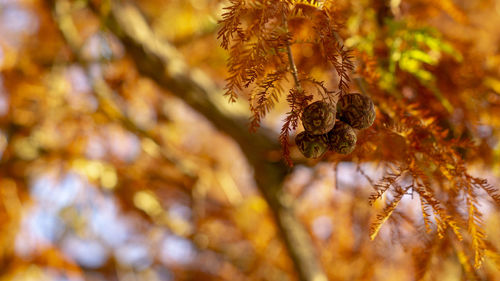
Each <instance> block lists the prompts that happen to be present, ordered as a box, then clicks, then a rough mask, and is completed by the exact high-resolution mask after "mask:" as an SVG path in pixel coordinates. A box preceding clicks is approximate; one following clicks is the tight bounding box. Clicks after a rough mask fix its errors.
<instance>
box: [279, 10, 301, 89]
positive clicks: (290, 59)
mask: <svg viewBox="0 0 500 281" xmlns="http://www.w3.org/2000/svg"><path fill="white" fill-rule="evenodd" d="M283 26H284V27H285V31H286V33H287V34H288V21H287V19H286V15H285V14H284V13H283ZM286 52H287V54H288V63H290V68H291V71H292V75H293V80H294V81H295V87H297V90H298V91H299V92H302V85H301V84H300V80H299V74H298V72H297V65H295V61H294V60H293V54H292V48H291V47H290V42H287V44H286Z"/></svg>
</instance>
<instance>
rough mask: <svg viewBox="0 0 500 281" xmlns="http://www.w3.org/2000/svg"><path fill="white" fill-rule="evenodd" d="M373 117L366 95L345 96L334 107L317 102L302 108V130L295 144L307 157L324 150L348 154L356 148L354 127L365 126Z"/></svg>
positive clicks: (370, 103) (318, 154)
mask: <svg viewBox="0 0 500 281" xmlns="http://www.w3.org/2000/svg"><path fill="white" fill-rule="evenodd" d="M336 119H338V120H336ZM374 120H375V107H374V105H373V101H372V100H371V99H370V98H369V97H368V96H365V95H362V94H359V93H352V94H348V95H344V96H342V97H341V98H340V99H339V101H338V102H337V108H335V107H333V106H332V105H330V104H329V103H326V102H323V101H317V102H314V103H312V104H310V105H308V106H307V107H306V108H305V109H304V112H303V113H302V125H303V126H304V130H305V131H304V132H302V133H300V134H298V135H297V136H296V137H295V143H296V144H297V147H298V148H299V150H300V152H302V154H303V155H304V156H305V157H307V158H318V157H321V156H322V155H323V154H324V153H325V152H326V151H327V150H333V151H335V152H337V153H342V154H349V153H351V152H352V151H353V150H354V148H355V147H356V141H357V138H356V132H355V131H354V129H358V130H362V129H366V128H368V127H370V126H371V125H372V124H373V121H374Z"/></svg>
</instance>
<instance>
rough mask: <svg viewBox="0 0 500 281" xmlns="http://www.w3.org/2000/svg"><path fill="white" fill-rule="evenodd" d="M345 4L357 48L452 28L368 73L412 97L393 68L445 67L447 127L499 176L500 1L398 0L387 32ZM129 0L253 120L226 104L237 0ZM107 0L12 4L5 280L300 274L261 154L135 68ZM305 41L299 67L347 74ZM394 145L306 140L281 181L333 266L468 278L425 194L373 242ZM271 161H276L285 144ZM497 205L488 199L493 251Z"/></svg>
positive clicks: (486, 172) (336, 272) (214, 98)
mask: <svg viewBox="0 0 500 281" xmlns="http://www.w3.org/2000/svg"><path fill="white" fill-rule="evenodd" d="M331 2H332V1H331ZM333 2H336V5H339V11H344V13H343V15H344V19H343V22H344V29H343V32H342V35H343V37H344V38H345V39H346V41H345V42H346V46H348V47H350V48H355V49H356V50H357V51H358V52H359V53H356V55H358V56H363V55H365V56H370V55H371V56H373V55H374V54H375V55H376V54H377V52H378V51H379V50H380V45H378V44H382V45H384V44H386V43H387V44H390V45H391V46H394V44H397V42H401V41H402V40H403V41H404V40H409V39H408V38H414V36H416V35H415V34H416V33H415V34H414V33H411V34H409V35H408V33H409V32H410V31H411V30H412V29H411V28H424V27H425V28H431V30H432V32H431V34H433V36H435V37H432V38H439V40H437V39H436V40H435V41H432V42H434V43H432V42H431V43H430V44H431V45H432V44H434V45H432V46H431V47H429V48H427V49H425V52H424V54H427V55H428V56H425V55H424V56H422V54H421V53H418V52H413V53H412V54H413V56H412V55H408V56H405V54H408V53H404V51H401V50H399V49H398V50H394V49H391V48H389V49H388V50H386V52H389V56H388V57H389V58H390V59H389V60H388V61H387V64H386V65H385V66H383V65H382V66H381V67H385V71H379V72H378V75H376V76H375V77H372V79H373V80H377V81H380V87H381V88H383V89H384V90H386V91H388V92H391V91H392V92H398V93H400V95H402V96H403V97H404V98H406V99H409V100H412V99H415V95H418V93H419V92H418V87H417V86H415V85H414V84H406V86H400V84H398V83H399V82H398V81H396V80H397V79H400V78H401V77H405V76H404V75H413V76H414V77H417V81H420V82H422V84H423V85H427V86H428V87H430V88H432V85H431V83H432V82H433V81H443V79H444V82H442V83H444V84H439V83H440V82H439V83H438V85H437V86H438V87H439V88H440V89H441V92H440V93H441V94H442V96H441V97H444V98H441V99H438V100H439V102H440V103H441V104H442V105H443V106H444V108H446V109H449V110H451V111H452V112H453V113H451V114H450V115H449V118H448V119H447V120H449V122H450V124H451V125H449V126H450V128H453V129H455V130H456V131H457V132H459V133H457V135H458V136H462V135H464V136H466V137H470V138H472V139H473V140H474V143H475V144H476V145H477V147H478V148H479V149H478V152H476V153H475V154H473V157H471V160H470V162H468V164H469V166H468V167H469V168H470V171H471V173H472V174H474V175H476V176H480V177H483V178H487V179H488V180H489V182H490V183H491V184H493V185H495V186H498V183H499V180H498V179H499V175H500V145H499V144H498V140H499V136H500V126H499V124H500V122H499V121H500V47H499V46H500V31H499V29H498V26H499V24H500V1H499V0H477V1H461V0H456V1H452V0H446V1H438V2H435V1H428V0H408V1H406V0H400V1H397V0H392V1H388V6H387V7H388V8H389V9H391V13H392V14H393V15H394V19H393V21H394V22H393V23H392V25H391V23H387V24H389V25H390V28H391V29H390V31H389V33H388V34H389V35H387V36H388V39H387V40H386V41H385V42H384V41H380V40H378V41H377V38H378V34H379V33H378V32H379V31H377V30H378V29H377V27H376V26H377V22H378V21H379V20H380V19H379V18H378V17H379V16H380V10H377V9H378V6H379V4H378V2H379V1H376V0H356V1H333ZM121 3H122V2H117V3H115V4H116V5H120V4H121ZM127 3H132V4H133V5H134V7H136V8H137V9H139V10H140V11H141V12H142V13H143V14H144V16H145V17H146V18H147V21H148V23H149V25H150V27H151V29H152V30H153V32H154V35H155V36H156V37H157V38H158V39H159V40H164V41H165V42H169V44H170V46H171V47H173V48H175V50H176V52H179V54H180V55H181V56H182V60H183V61H184V62H185V64H186V65H183V67H184V66H185V67H188V68H190V69H196V71H197V72H196V73H198V74H196V75H198V76H197V78H196V79H198V80H199V81H201V82H200V83H205V84H206V85H209V87H213V88H214V89H218V90H216V91H214V92H213V94H212V95H209V97H208V98H209V99H210V102H211V103H213V104H215V105H216V106H217V108H218V109H219V110H220V112H222V113H223V114H225V116H228V119H229V120H236V119H238V120H239V119H241V118H243V119H245V120H246V119H248V118H249V117H250V113H249V109H248V102H247V100H246V99H244V98H243V99H240V100H239V101H238V102H237V103H235V104H228V103H227V99H226V98H224V97H223V95H222V93H223V91H222V90H220V89H222V88H223V87H224V85H225V78H226V77H227V75H228V73H227V69H226V61H227V59H228V54H227V52H226V51H224V50H223V49H222V48H220V47H219V44H220V41H219V40H218V39H217V28H218V26H217V22H218V20H220V19H221V15H222V13H223V7H225V6H227V5H228V2H226V1H220V0H196V1H193V0H191V1H188V0H186V1H181V0H142V1H128V2H127ZM110 5H113V4H110V2H109V1H105V0H102V1H98V0H96V1H86V0H74V1H73V0H71V1H70V0H62V1H41V0H0V71H1V73H0V280H1V281H7V280H16V281H18V280H19V281H20V280H37V281H38V280H57V281H63V280H67V281H81V280H92V281H93V280H96V281H97V280H99V281H100V280H118V281H132V280H152V281H156V280H158V281H159V280H162V281H169V280H298V277H297V273H296V269H295V266H294V263H293V261H292V259H291V258H290V255H289V253H288V251H287V249H286V246H285V244H284V242H283V240H282V237H281V234H280V230H279V228H278V227H277V226H276V222H275V218H274V215H273V213H272V210H271V209H270V208H269V205H268V203H267V202H266V200H265V199H264V198H263V197H262V195H261V193H260V192H259V190H258V188H257V185H256V181H255V179H254V168H255V167H253V166H252V164H251V163H250V162H249V161H248V159H247V156H248V155H246V154H245V151H242V150H241V147H240V146H239V145H238V142H236V141H235V139H234V137H233V136H232V135H231V134H227V133H225V132H224V131H223V130H221V129H220V126H219V125H217V124H215V125H214V123H213V120H210V118H208V119H207V116H205V114H204V113H203V112H202V113H200V112H199V111H198V110H195V109H193V107H192V106H190V105H189V103H186V102H185V100H183V98H182V95H183V93H179V92H172V91H169V90H168V89H167V88H165V87H162V86H161V85H160V86H159V85H158V83H157V82H156V81H154V78H152V77H148V76H146V75H144V74H143V70H142V69H138V68H137V66H136V63H135V62H134V59H133V54H132V55H131V54H130V50H129V49H128V45H127V44H129V43H128V42H126V41H124V40H122V38H120V37H119V36H120V35H118V36H117V35H116V34H115V32H114V30H113V28H112V27H111V28H110V26H109V21H108V20H107V19H106V15H107V14H106V13H107V12H106V11H108V10H110V9H112V7H110ZM108 12H109V11H108ZM395 22H397V24H396V23H395ZM391 32H392V33H391ZM417 38H418V37H417ZM391 40H392V41H391ZM394 42H396V43H394ZM297 48H299V47H297ZM300 48H301V49H300V50H299V49H297V50H296V53H297V56H298V58H297V60H298V64H300V65H304V66H306V67H308V68H310V69H311V73H313V74H314V75H315V76H316V77H319V79H320V80H321V79H323V80H326V81H327V84H328V83H331V84H332V85H333V83H334V82H335V81H336V79H337V78H336V77H335V75H334V74H333V73H334V72H333V70H332V71H331V72H327V71H325V70H324V69H323V68H321V67H320V68H318V69H315V68H314V66H313V65H308V57H311V56H313V54H314V52H313V50H312V49H311V48H308V47H300ZM386 55H387V54H386ZM401 58H403V59H406V60H403V59H401ZM429 58H430V59H429ZM415 62H417V63H415ZM457 62H460V63H457ZM416 64H417V65H416ZM391 65H392V68H391ZM365 69H366V68H365ZM429 75H430V76H429ZM436 77H437V79H435V78H436ZM401 79H403V78H401ZM286 83H291V80H290V81H289V82H286ZM426 83H428V84H426ZM446 83H447V84H446ZM447 85H448V86H447ZM285 86H286V85H285ZM354 87H355V86H354ZM433 93H434V94H436V93H437V91H434V92H433ZM429 107H430V108H432V106H431V104H430V102H429ZM287 111H288V108H287V104H286V102H285V101H284V100H282V101H281V102H280V103H278V104H277V105H276V107H275V109H274V110H273V111H272V112H270V113H269V114H268V115H267V116H266V118H265V119H264V120H263V121H262V122H263V125H262V126H263V127H265V128H266V130H268V131H269V132H270V133H271V135H272V134H274V136H273V138H274V140H276V141H277V135H278V134H279V130H280V129H281V125H282V121H283V118H284V116H285V114H286V112H287ZM243 124H244V125H243V126H245V125H247V124H248V123H243ZM380 126H381V125H380ZM243 129H244V131H247V129H246V128H243ZM374 130H375V129H374ZM259 132H260V133H262V130H261V131H259ZM259 132H257V133H256V134H259ZM375 132H376V131H375ZM389 144H391V145H387V146H385V147H384V146H383V145H381V146H380V147H379V148H378V149H379V150H378V153H377V154H376V155H377V158H375V157H374V156H373V157H372V158H371V159H362V158H359V159H361V160H359V159H358V158H356V157H357V156H347V157H339V156H328V157H327V158H325V159H323V160H321V161H316V160H315V161H306V160H304V159H301V158H300V155H299V154H298V151H297V150H296V149H293V150H292V156H293V157H294V159H296V160H297V163H296V165H295V166H294V167H293V168H290V169H289V173H288V175H287V176H286V178H285V180H284V183H283V188H284V190H285V192H286V194H287V196H288V197H287V198H288V200H291V201H293V202H294V205H295V209H294V214H295V215H296V216H297V217H298V220H299V221H300V222H301V223H302V224H303V225H304V227H305V229H306V231H307V233H308V234H309V236H310V238H311V240H312V244H313V246H314V251H315V253H316V255H317V258H318V261H319V263H320V264H321V266H322V268H323V270H324V271H325V273H326V276H328V279H329V280H384V281H390V280H398V281H401V280H443V281H444V280H472V279H469V277H470V276H468V275H467V274H466V273H467V272H468V270H470V269H467V268H464V263H463V262H461V261H460V259H461V256H460V254H457V253H461V251H460V250H457V249H455V250H453V247H451V248H450V247H449V246H450V245H451V244H450V243H451V242H449V241H448V242H447V241H440V242H436V241H434V240H425V239H420V238H419V237H420V236H421V235H422V229H423V228H420V229H418V228H415V225H419V226H422V218H421V213H420V201H419V200H418V199H417V197H415V198H413V196H405V197H404V198H403V200H402V202H401V203H400V205H399V207H398V209H397V210H396V211H395V212H394V214H393V216H392V217H391V219H389V220H388V221H387V222H386V223H385V225H384V226H383V227H382V229H381V231H380V233H379V235H378V237H377V238H376V239H374V240H373V241H372V240H370V235H369V233H370V223H371V222H372V221H373V219H374V217H375V216H376V215H377V213H378V212H379V211H380V210H381V209H382V208H383V207H384V204H383V202H376V203H375V204H374V205H373V206H370V205H369V204H368V197H369V195H370V194H371V193H372V192H373V188H372V185H373V182H371V181H372V179H375V180H378V179H380V178H381V177H382V176H383V175H384V170H385V169H386V167H382V166H381V165H380V162H383V161H384V157H390V155H391V153H397V152H395V151H394V149H395V147H394V145H397V142H396V144H395V143H393V142H389ZM269 157H271V158H273V159H278V160H279V158H280V152H279V149H278V150H277V151H275V152H274V154H272V155H270V156H269ZM278 160H277V161H278ZM358 160H359V161H358ZM498 210H499V209H498V206H495V205H494V204H493V203H492V201H491V200H488V199H486V197H484V200H482V201H481V211H483V214H484V216H483V219H484V226H485V231H486V234H487V235H488V237H489V238H490V239H491V241H492V243H493V245H491V246H492V247H496V248H499V247H500V241H499V239H498V237H500V213H499V212H498ZM424 232H425V231H424ZM433 239H437V238H435V237H434V238H433ZM426 257H427V258H426ZM422 259H425V261H424V262H422V261H421V260H422ZM499 268H500V258H499V256H498V255H495V254H494V253H491V254H490V256H488V255H487V257H486V260H485V262H484V263H483V266H482V268H481V269H480V270H479V271H478V272H479V273H478V276H479V277H478V280H500V269H499ZM416 276H417V277H416ZM318 280H320V279H318ZM321 280H322V279H321Z"/></svg>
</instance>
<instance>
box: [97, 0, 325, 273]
mask: <svg viewBox="0 0 500 281" xmlns="http://www.w3.org/2000/svg"><path fill="white" fill-rule="evenodd" d="M111 3H112V5H111V10H110V14H109V15H108V18H107V27H108V28H109V29H110V30H111V31H112V32H113V33H114V34H115V35H116V36H117V37H119V38H120V39H121V41H122V42H123V44H124V46H125V48H126V50H127V53H128V54H129V55H130V56H131V57H132V59H133V60H134V62H135V64H136V66H137V69H138V70H139V72H140V73H141V74H142V75H144V76H147V77H150V78H151V79H152V80H154V81H155V82H156V83H157V84H158V85H159V86H161V87H162V88H164V89H166V90H167V91H169V92H171V93H172V94H174V95H176V96H178V97H179V98H181V99H182V100H184V101H185V102H186V103H187V104H188V105H190V106H191V107H192V108H193V109H195V110H196V111H198V112H199V113H201V114H202V115H204V116H205V117H206V118H207V119H208V120H209V121H210V122H212V124H213V125H214V126H215V127H216V128H217V129H218V130H220V131H221V132H223V133H225V134H227V135H229V136H230V137H232V138H233V139H234V140H235V141H236V142H237V143H238V145H239V146H240V147H241V149H242V151H243V153H244V155H245V156H246V158H247V159H248V161H249V163H250V164H251V165H252V166H253V168H254V173H255V174H254V176H255V181H256V183H257V186H258V187H259V190H260V191H261V193H262V195H263V196H264V198H265V199H266V201H267V203H268V204H269V206H270V209H271V210H272V213H273V215H274V217H275V219H276V223H277V225H278V227H279V229H280V230H281V233H282V236H283V240H284V242H285V245H286V247H287V249H288V252H289V253H290V256H291V258H292V260H293V262H294V265H295V268H296V270H297V272H298V274H299V277H300V279H301V280H304V281H306V280H307V281H326V280H327V278H326V275H325V274H324V272H323V271H322V269H321V267H320V265H319V263H318V260H317V258H316V256H315V253H314V248H313V245H312V242H311V239H310V237H309V234H308V233H307V231H306V230H305V229H304V227H303V226H302V225H301V223H300V222H299V221H298V219H297V218H296V217H295V214H294V210H293V208H292V203H291V202H290V200H287V199H286V195H285V194H284V193H283V191H282V185H283V181H284V179H285V176H286V174H287V172H288V171H287V167H286V166H285V165H284V164H283V163H282V162H280V160H279V159H276V157H274V158H273V156H272V155H273V152H274V151H279V149H280V146H279V144H278V143H277V141H276V139H277V138H274V137H269V136H268V135H266V134H265V131H263V130H261V131H260V132H259V133H250V132H249V130H248V128H247V121H246V120H241V119H238V118H235V117H234V116H230V115H227V114H226V113H224V112H223V111H222V110H221V109H219V107H218V106H217V105H216V104H215V103H213V102H212V100H211V98H210V96H211V95H212V94H214V93H218V92H220V90H219V89H218V88H216V87H215V86H214V85H213V83H212V82H211V80H210V79H209V78H207V77H206V76H205V75H204V74H203V73H202V72H201V71H199V70H194V69H191V68H189V67H188V66H187V64H186V63H185V62H184V59H183V58H182V56H181V55H180V54H179V52H178V51H177V50H176V49H175V48H174V47H173V46H171V45H170V44H169V43H168V42H165V41H161V40H159V39H158V38H157V37H156V36H155V34H154V33H153V31H152V30H151V28H150V27H149V25H148V24H147V23H146V20H145V19H144V17H143V16H142V15H141V13H140V12H139V11H138V10H137V8H135V7H134V6H132V5H130V4H127V3H118V2H115V1H112V2H111ZM94 8H96V10H98V8H99V7H94Z"/></svg>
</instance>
